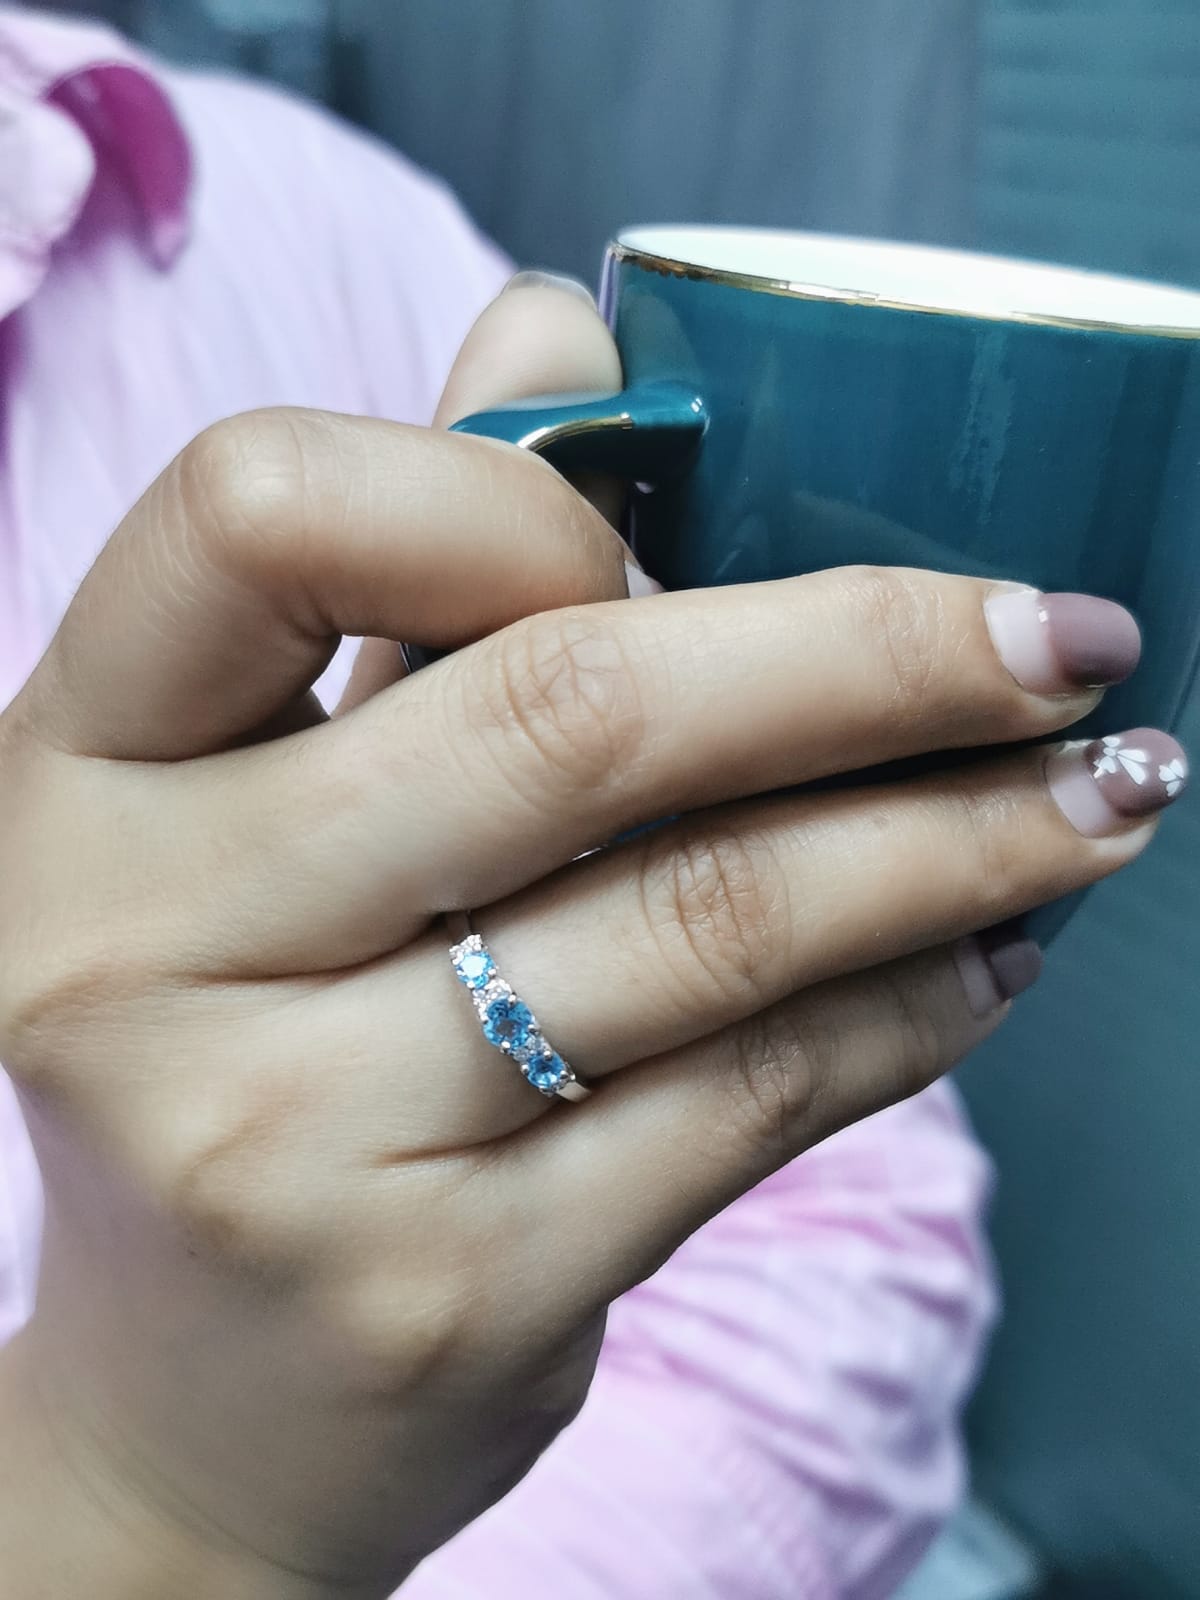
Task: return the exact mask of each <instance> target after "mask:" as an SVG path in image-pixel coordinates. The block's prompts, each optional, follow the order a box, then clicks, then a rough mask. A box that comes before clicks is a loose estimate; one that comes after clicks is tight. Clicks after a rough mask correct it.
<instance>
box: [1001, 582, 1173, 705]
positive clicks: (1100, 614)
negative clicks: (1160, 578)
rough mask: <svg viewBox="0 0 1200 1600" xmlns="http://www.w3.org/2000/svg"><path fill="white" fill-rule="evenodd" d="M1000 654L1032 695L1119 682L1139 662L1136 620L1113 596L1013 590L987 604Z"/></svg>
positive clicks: (1138, 638) (1139, 635)
mask: <svg viewBox="0 0 1200 1600" xmlns="http://www.w3.org/2000/svg"><path fill="white" fill-rule="evenodd" d="M983 612H984V616H985V617H986V618H987V625H988V631H989V632H990V634H991V636H992V643H993V644H994V645H995V647H996V654H997V655H998V656H999V657H1000V659H1001V661H1003V663H1004V665H1005V666H1006V667H1007V668H1008V670H1009V671H1010V672H1011V673H1012V675H1013V677H1014V678H1015V679H1016V680H1017V682H1018V683H1019V684H1020V685H1021V687H1022V689H1028V690H1029V692H1030V693H1031V694H1070V693H1072V692H1073V691H1077V690H1079V689H1100V688H1105V687H1107V686H1108V685H1109V684H1112V683H1121V682H1123V681H1124V679H1126V678H1127V677H1128V676H1129V674H1130V673H1131V672H1132V671H1133V669H1134V668H1135V667H1136V666H1137V664H1138V657H1139V656H1140V655H1141V653H1142V636H1141V633H1140V632H1139V630H1138V625H1137V623H1136V622H1135V621H1134V619H1133V618H1132V617H1131V616H1130V614H1129V612H1128V611H1126V610H1125V607H1124V606H1119V605H1117V604H1116V602H1115V601H1113V600H1100V599H1098V598H1097V597H1096V596H1095V595H1091V594H1040V593H1039V592H1038V591H1037V590H1036V589H1010V590H1009V591H1008V592H1007V593H1002V594H994V595H992V597H991V599H990V600H988V601H986V602H985V604H984V608H983Z"/></svg>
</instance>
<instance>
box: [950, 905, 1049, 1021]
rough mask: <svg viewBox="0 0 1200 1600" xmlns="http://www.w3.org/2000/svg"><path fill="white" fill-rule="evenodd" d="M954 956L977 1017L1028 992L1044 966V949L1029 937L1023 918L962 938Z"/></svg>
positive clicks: (974, 1014)
mask: <svg viewBox="0 0 1200 1600" xmlns="http://www.w3.org/2000/svg"><path fill="white" fill-rule="evenodd" d="M954 960H955V962H956V963H957V965H958V973H959V977H960V978H961V979H962V985H963V988H964V989H965V990H966V992H967V1004H968V1005H969V1006H970V1008H971V1012H972V1015H973V1016H976V1017H989V1016H991V1014H992V1012H993V1011H995V1010H997V1008H998V1007H1000V1006H1002V1005H1004V1004H1005V1002H1006V1001H1008V1000H1014V999H1016V997H1017V995H1019V994H1024V993H1025V990H1026V989H1028V988H1029V987H1030V986H1031V985H1032V984H1034V983H1036V982H1037V979H1038V975H1039V973H1040V972H1041V970H1042V952H1041V949H1040V948H1039V946H1038V945H1037V944H1036V943H1035V941H1034V940H1033V939H1027V938H1026V937H1025V935H1024V934H1023V933H1022V931H1021V925H1020V923H1019V922H1002V923H1000V924H999V925H998V926H997V927H995V928H986V929H985V930H984V931H983V933H977V934H974V935H973V936H972V937H971V938H969V939H960V940H959V941H958V943H957V944H956V945H955V946H954Z"/></svg>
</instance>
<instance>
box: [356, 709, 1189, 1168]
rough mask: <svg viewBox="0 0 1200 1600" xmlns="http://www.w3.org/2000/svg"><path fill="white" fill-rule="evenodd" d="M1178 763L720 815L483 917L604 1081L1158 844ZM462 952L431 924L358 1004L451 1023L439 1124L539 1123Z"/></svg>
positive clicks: (575, 1058)
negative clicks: (482, 1023) (477, 1008)
mask: <svg viewBox="0 0 1200 1600" xmlns="http://www.w3.org/2000/svg"><path fill="white" fill-rule="evenodd" d="M1177 762H1178V763H1182V755H1181V753H1180V752H1179V749H1178V746H1177V745H1176V744H1175V743H1174V741H1173V740H1170V739H1169V738H1168V736H1167V735H1165V734H1161V733H1157V732H1153V731H1151V730H1136V731H1135V732H1134V733H1132V734H1127V735H1124V736H1121V737H1120V739H1119V740H1112V739H1110V740H1107V741H1095V742H1094V743H1093V744H1091V745H1066V746H1063V747H1061V748H1059V749H1056V750H1055V751H1053V752H1047V750H1045V749H1038V750H1031V751H1023V752H1020V753H1018V754H1014V755H1010V756H1007V757H1005V758H1002V759H999V760H994V761H989V762H987V763H981V764H979V765H977V766H974V767H971V768H968V769H965V770H961V771H958V772H954V773H950V774H939V775H937V776H935V777H928V778H922V779H919V780H914V781H910V782H906V783H903V784H896V785H893V786H890V787H888V788H881V787H875V788H866V789H858V790H852V791H843V792H839V793H833V794H823V795H812V796H800V797H794V796H789V797H776V798H772V799H768V800H760V801H756V802H750V803H747V804H742V805H737V806H729V807H722V808H718V809H717V810H715V811H712V812H709V813H707V814H703V815H700V816H698V817H694V818H690V819H688V820H687V821H686V822H681V823H678V824H675V825H672V826H671V827H669V828H664V829H661V830H659V831H657V832H655V833H653V834H650V835H648V836H645V837H643V838H642V839H640V840H638V841H634V842H632V843H630V844H628V845H625V846H622V847H619V848H616V849H613V850H610V851H607V852H604V853H602V854H599V855H596V856H592V857H589V858H588V859H586V860H585V861H582V862H578V863H576V864H575V865H574V866H572V867H569V868H567V869H566V870H564V871H563V872H561V873H559V874H557V875H556V876H555V877H554V878H552V879H550V880H546V881H544V882H542V883H539V884H537V885H535V886H534V887H532V888H531V889H529V890H526V891H523V892H522V893H520V894H519V895H516V896H513V897H511V898H510V899H508V900H507V901H504V902H502V903H500V904H497V905H494V906H491V907H488V908H486V909H484V910H483V911H481V912H479V913H478V914H477V916H476V919H475V920H476V927H477V929H478V930H479V931H480V932H481V933H482V934H483V936H484V937H485V938H486V941H487V945H488V948H489V950H490V952H491V955H492V957H493V958H494V960H495V962H496V964H497V969H498V972H499V975H500V976H502V977H503V978H505V979H506V980H507V981H508V982H509V983H511V984H512V985H513V987H514V988H515V989H516V990H517V992H518V994H519V995H520V997H521V999H522V1000H523V1001H524V1002H525V1003H526V1004H527V1005H528V1006H529V1007H531V1008H532V1010H533V1012H534V1014H535V1016H536V1019H537V1022H538V1024H539V1025H540V1027H541V1029H542V1031H543V1035H544V1038H545V1040H546V1041H547V1043H548V1044H549V1045H551V1046H552V1047H553V1048H554V1050H556V1051H557V1052H558V1053H559V1055H560V1056H561V1057H562V1058H563V1059H564V1060H565V1061H566V1062H568V1063H569V1064H570V1065H571V1066H572V1067H573V1068H574V1069H575V1070H576V1071H578V1072H579V1073H580V1074H582V1075H584V1076H586V1077H602V1076H604V1075H605V1074H608V1073H611V1072H613V1071H616V1070H618V1069H620V1068H623V1067H626V1066H628V1065H630V1064H632V1063H634V1062H637V1061H641V1060H644V1059H646V1058H649V1057H653V1056H656V1055H659V1054H661V1053H663V1052H666V1051H670V1050H674V1049H677V1048H679V1047H681V1046H683V1045H685V1044H687V1043H689V1042H690V1041H693V1040H695V1039H697V1038H700V1037H702V1036H705V1035H708V1034H711V1033H714V1032H716V1031H718V1030H720V1029H723V1028H726V1027H729V1026H730V1025H733V1024H735V1023H737V1022H738V1021H740V1020H743V1019H745V1018H748V1017H751V1016H753V1015H755V1014H756V1013H758V1012H760V1011H762V1010H764V1009H765V1008H768V1007H770V1006H771V1005H773V1004H775V1003H777V1002H778V1001H780V1000H782V999H784V998H785V997H786V996H788V995H790V994H793V993H795V992H796V991H798V990H803V989H805V988H808V987H809V986H811V985H813V984H817V983H820V982H822V981H824V980H827V979H831V978H835V977H838V976H841V975H843V974H846V973H851V972H855V971H859V970H862V969H864V968H867V967H873V966H877V965H879V964H880V963H884V962H888V961H892V960H894V959H896V958H899V957H902V956H905V955H908V954H910V953H913V952H916V951H921V950H926V949H929V948H931V947H933V946H935V945H939V944H942V943H947V942H950V941H953V940H956V939H959V938H961V937H963V936H965V935H969V934H972V933H973V932H974V931H975V930H978V929H981V928H986V927H989V926H991V925H993V924H996V923H1000V922H1003V921H1005V920H1006V919H1008V918H1010V917H1013V916H1015V915H1017V914H1019V913H1021V912H1023V911H1026V910H1029V909H1030V908H1031V907H1033V906H1035V905H1039V904H1042V903H1044V902H1045V901H1047V900H1051V899H1054V898H1056V897H1058V896H1059V895H1063V894H1067V893H1070V892H1072V891H1074V890H1076V889H1080V888H1083V887H1085V886H1087V885H1088V884H1091V883H1093V882H1095V881H1096V880H1097V879H1099V878H1102V877H1105V876H1106V875H1108V874H1109V873H1111V872H1113V871H1115V870H1116V869H1117V868H1118V867H1120V866H1122V865H1123V864H1124V863H1125V862H1127V861H1129V860H1131V859H1132V858H1133V857H1134V856H1136V855H1137V854H1139V853H1140V851H1141V850H1142V849H1143V848H1144V847H1145V845H1146V844H1147V843H1148V842H1149V839H1150V836H1151V834H1152V833H1153V828H1154V824H1153V821H1152V820H1151V818H1152V814H1153V812H1154V811H1155V810H1157V809H1161V807H1162V806H1164V805H1166V804H1167V803H1168V802H1169V800H1170V799H1171V798H1173V795H1174V793H1176V792H1178V787H1177V778H1176V772H1177V770H1178V771H1180V772H1181V771H1182V766H1180V767H1179V768H1178V769H1177V768H1176V767H1175V766H1174V765H1173V764H1174V763H1177ZM1162 774H1165V776H1163V775H1162ZM447 943H448V940H447V937H446V935H445V933H444V932H443V931H442V930H441V929H438V930H437V931H436V932H435V931H433V930H431V932H430V934H429V936H428V938H426V939H424V940H422V941H421V943H420V945H419V946H418V947H416V948H415V949H413V950H410V951H409V952H406V953H403V954H401V955H400V956H398V957H396V958H394V959H393V960H390V961H385V962H383V963H380V964H379V965H378V966H376V967H373V968H370V969H367V970H366V971H364V972H363V973H362V974H361V975H360V976H359V977H358V978H356V979H354V980H352V981H353V982H355V983H356V984H357V985H361V989H360V992H359V994H358V1000H357V1004H358V1005H359V1006H360V1007H361V1008H362V1009H361V1011H360V1012H359V1015H360V1016H362V1017H363V1018H364V1019H371V1018H374V1022H373V1023H372V1022H371V1021H370V1020H368V1022H367V1025H368V1026H369V1027H370V1026H376V1027H378V1028H379V1030H380V1034H381V1037H382V1036H384V1035H388V1034H390V1035H392V1036H394V1035H395V1033H396V1008H397V1006H398V1005H399V1006H401V1007H402V1008H403V1009H404V1010H405V1012H406V1014H409V1015H413V1016H419V1015H422V1014H426V1013H427V1014H429V1015H430V1016H431V1017H432V1016H434V1015H436V1018H437V1026H436V1028H431V1032H430V1036H429V1038H428V1040H427V1042H425V1043H424V1045H423V1046H422V1048H421V1050H420V1051H419V1054H420V1056H421V1059H423V1060H424V1061H426V1062H430V1061H433V1060H437V1061H438V1062H439V1063H443V1062H444V1065H439V1068H438V1071H437V1072H436V1073H435V1074H432V1075H431V1076H430V1077H429V1079H428V1080H427V1081H428V1082H429V1083H431V1084H432V1085H433V1086H434V1089H433V1094H432V1104H433V1105H434V1107H436V1108H445V1109H446V1111H447V1112H448V1114H449V1116H450V1117H451V1120H452V1125H453V1126H452V1129H447V1128H446V1127H445V1126H444V1125H442V1124H441V1119H440V1115H439V1114H438V1112H437V1111H435V1121H437V1122H438V1123H439V1137H441V1136H444V1135H446V1134H447V1133H449V1134H450V1136H451V1137H456V1138H472V1137H477V1136H482V1135H484V1134H489V1135H490V1134H495V1133H496V1132H497V1131H498V1127H497V1122H498V1121H499V1122H500V1123H501V1124H503V1125H505V1126H515V1125H519V1124H520V1123H521V1122H523V1121H525V1120H528V1119H530V1118H532V1117H533V1116H535V1115H536V1114H537V1112H538V1110H539V1102H538V1098H537V1096H536V1095H534V1094H533V1093H532V1091H531V1090H530V1089H529V1088H528V1086H527V1085H525V1084H523V1083H522V1082H521V1079H520V1075H519V1073H518V1072H517V1070H516V1067H515V1066H514V1065H513V1064H511V1063H509V1062H505V1061H503V1060H501V1059H500V1058H498V1057H497V1056H496V1055H495V1052H494V1051H493V1050H492V1049H491V1047H490V1046H489V1045H488V1044H486V1043H485V1041H484V1039H483V1038H482V1036H481V1033H480V1030H479V1027H478V1025H477V1020H476V1017H475V1014H474V1012H473V1010H472V1008H471V1006H470V1005H469V1004H468V1002H467V997H466V996H465V995H463V994H455V993H453V988H452V979H451V972H450V967H449V962H448V958H447V949H446V947H447ZM975 970H976V974H977V975H976V979H975V981H974V983H973V985H971V986H972V987H973V990H974V995H975V996H976V997H977V996H978V994H979V992H980V985H981V982H982V981H983V980H981V979H980V978H979V977H978V972H979V964H978V962H976V963H975ZM968 982H969V983H970V980H968ZM410 985H411V986H412V987H411V988H410ZM985 987H986V986H985ZM409 994H411V995H412V999H411V1001H409V1000H406V999H405V998H404V997H405V996H406V995H409ZM489 1058H490V1059H489ZM489 1069H490V1071H489ZM418 1092H419V1093H420V1092H421V1091H418ZM463 1107H467V1108H468V1109H467V1110H466V1111H465V1112H464V1111H463V1109H462V1108H463ZM451 1108H454V1109H451ZM464 1119H465V1120H464Z"/></svg>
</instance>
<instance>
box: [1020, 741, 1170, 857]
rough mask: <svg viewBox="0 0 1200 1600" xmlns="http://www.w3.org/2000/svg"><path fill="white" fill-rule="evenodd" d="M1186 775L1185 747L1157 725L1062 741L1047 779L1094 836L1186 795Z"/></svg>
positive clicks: (1076, 822)
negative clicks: (1097, 737)
mask: <svg viewBox="0 0 1200 1600" xmlns="http://www.w3.org/2000/svg"><path fill="white" fill-rule="evenodd" d="M1187 778H1188V764H1187V756H1186V755H1185V754H1184V752H1183V749H1182V747H1181V746H1180V745H1179V744H1178V743H1177V742H1176V741H1175V740H1174V739H1172V737H1171V735H1170V734H1169V733H1163V732H1162V731H1161V729H1158V728H1133V729H1131V730H1130V731H1129V732H1128V733H1111V734H1106V735H1105V736H1104V738H1102V739H1093V740H1091V742H1090V743H1080V742H1073V743H1070V744H1065V745H1060V746H1059V748H1058V749H1057V750H1055V751H1054V752H1053V753H1052V754H1051V755H1050V756H1049V758H1048V759H1047V761H1046V781H1047V783H1048V784H1049V786H1050V793H1051V794H1052V795H1053V797H1054V800H1055V802H1056V804H1057V805H1058V808H1059V810H1060V811H1061V812H1062V814H1063V815H1064V816H1065V817H1066V819H1067V821H1068V822H1069V823H1070V824H1071V826H1072V827H1073V828H1075V829H1076V830H1077V831H1078V832H1079V833H1082V834H1084V835H1085V836H1086V837H1087V838H1089V839H1101V838H1103V837H1104V836H1105V835H1106V834H1110V833H1118V832H1120V830H1121V829H1122V828H1123V827H1124V826H1125V824H1126V823H1128V822H1133V821H1136V820H1137V819H1138V818H1139V817H1148V816H1151V815H1152V814H1153V813H1154V812H1156V811H1161V810H1162V809H1163V807H1164V806H1169V805H1170V804H1171V802H1172V801H1173V800H1175V799H1177V798H1178V797H1179V795H1181V794H1182V793H1183V791H1184V789H1185V787H1186V786H1187Z"/></svg>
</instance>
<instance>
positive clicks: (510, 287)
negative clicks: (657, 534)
mask: <svg viewBox="0 0 1200 1600" xmlns="http://www.w3.org/2000/svg"><path fill="white" fill-rule="evenodd" d="M620 387H621V361H620V357H619V356H618V355H617V347H616V345H615V344H614V343H613V339H612V335H611V334H610V333H609V331H608V329H607V328H606V327H605V325H604V322H603V320H602V319H601V317H600V313H599V312H598V311H597V309H596V302H595V301H594V300H593V299H592V296H591V295H590V294H589V293H588V291H587V289H585V288H584V286H583V284H582V283H579V282H578V281H577V280H576V279H574V278H561V277H555V276H552V275H551V274H549V273H545V272H520V273H518V274H517V276H516V277H515V278H513V279H511V280H510V282H509V283H508V284H507V285H506V286H505V288H504V289H503V291H502V292H501V293H500V294H499V295H498V296H497V298H496V299H495V300H493V301H492V303H491V304H490V305H489V306H488V307H487V308H486V309H485V310H484V311H483V312H482V313H481V315H480V316H479V317H478V319H477V320H476V322H475V325H474V327H473V328H472V329H471V331H470V333H469V334H468V335H467V337H466V339H465V341H464V342H463V346H462V348H461V350H460V351H459V353H458V355H457V357H456V358H455V362H454V366H453V367H452V368H451V371H450V376H449V377H448V378H447V380H446V386H445V388H444V389H443V390H442V397H441V400H440V401H439V402H438V407H437V410H436V412H435V413H434V419H433V422H434V427H437V428H448V427H450V425H451V424H452V423H455V422H458V421H459V420H460V419H461V418H462V417H466V416H470V414H471V413H472V412H473V411H487V410H489V409H490V408H491V407H493V406H498V405H504V404H506V403H507V402H508V401H510V400H525V399H529V398H531V397H532V396H534V395H539V394H560V393H561V394H578V393H586V392H588V391H594V392H595V393H597V394H611V393H612V392H613V391H614V390H617V389H619V388H620ZM573 481H574V483H575V487H576V488H577V489H578V490H579V491H580V493H581V494H584V495H586V497H587V498H588V499H589V500H590V501H591V502H592V504H593V505H594V506H595V507H596V508H597V510H598V511H599V512H600V513H601V514H602V515H603V516H605V517H606V518H607V519H608V521H609V522H611V523H613V524H614V525H615V523H616V522H617V519H618V517H619V515H620V509H621V502H622V498H623V491H622V489H621V486H620V485H619V484H617V483H615V482H614V481H613V480H612V479H608V478H602V477H600V476H598V475H589V477H588V478H587V479H586V480H585V479H582V478H576V479H574V480H573ZM414 664H416V660H415V658H414ZM402 672H403V663H402V662H401V660H400V653H399V651H398V650H397V649H396V646H395V645H394V644H393V643H392V642H391V641H390V640H386V639H367V640H365V641H364V643H363V645H362V646H361V648H360V649H359V652H358V655H357V656H356V658H355V662H354V668H353V671H352V672H351V674H350V681H349V683H348V684H347V685H346V690H345V693H344V694H343V696H342V699H341V702H340V704H339V705H338V713H339V714H342V713H344V712H346V711H350V710H353V708H354V707H355V706H357V705H361V703H362V702H363V701H364V700H368V699H370V698H371V696H372V695H375V694H378V692H379V691H380V690H381V689H383V688H386V687H387V686H388V684H390V683H393V682H395V680H396V679H397V678H398V677H400V676H401V674H402Z"/></svg>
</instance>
